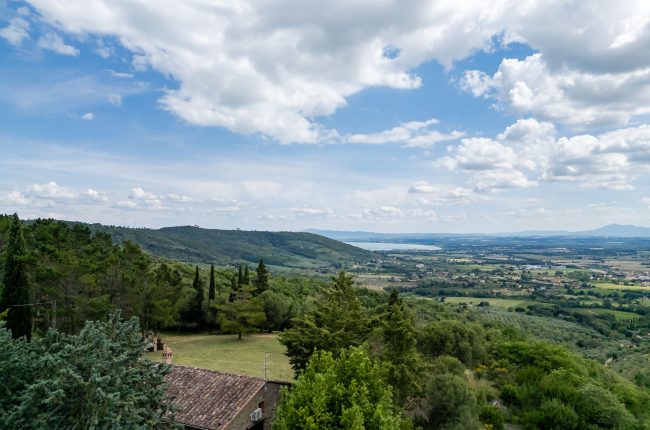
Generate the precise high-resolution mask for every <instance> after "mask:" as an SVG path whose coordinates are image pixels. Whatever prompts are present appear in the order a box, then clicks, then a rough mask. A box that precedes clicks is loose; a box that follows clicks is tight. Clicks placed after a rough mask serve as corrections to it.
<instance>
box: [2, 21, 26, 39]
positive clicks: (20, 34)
mask: <svg viewBox="0 0 650 430" xmlns="http://www.w3.org/2000/svg"><path fill="white" fill-rule="evenodd" d="M0 37H2V38H3V39H6V40H7V42H9V43H11V44H12V45H14V46H20V45H21V44H22V43H23V40H25V39H29V22H27V21H26V20H25V19H23V18H21V17H15V18H13V19H12V20H11V21H9V25H8V26H7V27H4V28H0Z"/></svg>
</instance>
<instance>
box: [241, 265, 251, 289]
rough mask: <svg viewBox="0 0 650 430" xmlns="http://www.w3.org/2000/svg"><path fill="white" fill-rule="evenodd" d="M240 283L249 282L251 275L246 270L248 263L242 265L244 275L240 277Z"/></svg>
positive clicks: (248, 283)
mask: <svg viewBox="0 0 650 430" xmlns="http://www.w3.org/2000/svg"><path fill="white" fill-rule="evenodd" d="M242 282H243V284H242V285H250V284H251V275H250V273H249V272H248V264H246V265H245V266H244V276H243V278H242Z"/></svg>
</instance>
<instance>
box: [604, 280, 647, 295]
mask: <svg viewBox="0 0 650 430" xmlns="http://www.w3.org/2000/svg"><path fill="white" fill-rule="evenodd" d="M593 285H594V286H595V287H596V288H602V289H605V290H638V291H647V292H649V293H650V287H644V286H641V285H621V284H614V283H612V282H594V284H593Z"/></svg>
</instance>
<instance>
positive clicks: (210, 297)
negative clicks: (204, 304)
mask: <svg viewBox="0 0 650 430" xmlns="http://www.w3.org/2000/svg"><path fill="white" fill-rule="evenodd" d="M216 288H217V285H216V283H215V282H214V264H212V265H211V266H210V289H209V290H208V300H214V297H215V292H216Z"/></svg>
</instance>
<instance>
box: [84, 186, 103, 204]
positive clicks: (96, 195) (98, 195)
mask: <svg viewBox="0 0 650 430" xmlns="http://www.w3.org/2000/svg"><path fill="white" fill-rule="evenodd" d="M83 196H85V197H86V198H87V199H88V200H92V201H98V202H107V201H108V197H107V196H106V193H103V192H101V191H97V190H93V189H92V188H88V190H86V192H84V193H83Z"/></svg>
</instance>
